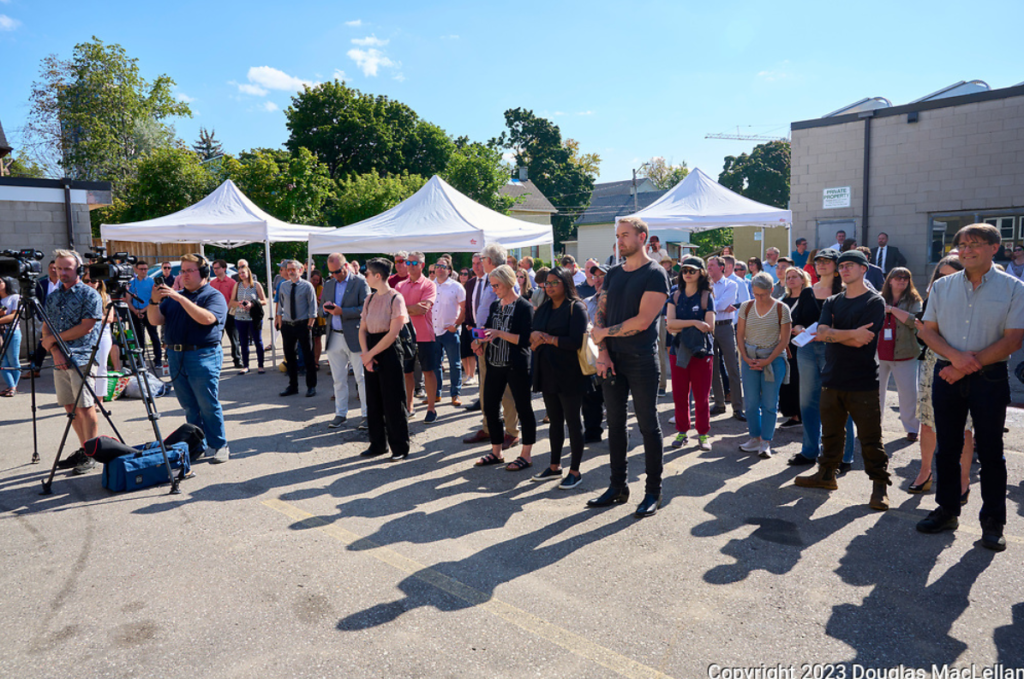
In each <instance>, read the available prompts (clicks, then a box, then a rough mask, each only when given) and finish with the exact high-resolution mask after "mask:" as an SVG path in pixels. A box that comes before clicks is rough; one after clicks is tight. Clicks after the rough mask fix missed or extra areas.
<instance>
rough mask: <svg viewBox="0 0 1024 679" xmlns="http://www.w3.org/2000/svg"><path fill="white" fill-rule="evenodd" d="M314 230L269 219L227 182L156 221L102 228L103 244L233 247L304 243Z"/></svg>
mask: <svg viewBox="0 0 1024 679" xmlns="http://www.w3.org/2000/svg"><path fill="white" fill-rule="evenodd" d="M321 228H322V227H318V226H300V225H294V224H288V223H287V222H282V221H281V220H280V219H277V218H276V217H271V216H270V215H268V214H267V213H266V212H264V211H263V210H261V209H260V208H259V207H257V206H256V204H255V203H253V202H252V201H251V200H249V198H248V196H246V195H245V194H244V193H242V192H241V191H240V190H239V188H238V187H237V186H235V183H234V182H233V181H231V180H230V179H228V180H227V181H225V182H224V183H223V184H221V185H220V186H218V187H217V189H216V190H215V191H213V193H211V194H210V195H208V196H207V197H206V198H203V199H202V200H201V201H199V202H198V203H196V204H195V205H190V206H189V207H187V208H185V209H184V210H179V211H178V212H174V213H172V214H169V215H165V216H163V217H157V218H156V219H147V220H145V221H141V222H129V223H127V224H103V225H101V226H100V236H101V237H102V238H103V240H124V241H131V242H134V243H212V244H215V245H221V246H223V247H229V248H233V247H237V246H239V245H245V244H247V243H262V242H271V243H276V242H279V241H305V240H307V239H308V237H309V232H310V231H313V230H319V229H321Z"/></svg>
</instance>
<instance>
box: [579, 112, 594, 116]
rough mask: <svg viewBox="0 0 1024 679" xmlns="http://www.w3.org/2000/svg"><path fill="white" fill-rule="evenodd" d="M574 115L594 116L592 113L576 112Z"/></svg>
mask: <svg viewBox="0 0 1024 679" xmlns="http://www.w3.org/2000/svg"><path fill="white" fill-rule="evenodd" d="M576 115H578V116H592V115H594V112H593V111H577V112H576Z"/></svg>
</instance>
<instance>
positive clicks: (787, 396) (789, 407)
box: [779, 267, 814, 429]
mask: <svg viewBox="0 0 1024 679" xmlns="http://www.w3.org/2000/svg"><path fill="white" fill-rule="evenodd" d="M809 287H811V276H810V274H808V273H807V272H806V271H804V270H803V269H798V268H796V267H790V268H789V269H787V270H786V275H785V278H784V279H783V289H784V290H785V291H786V294H785V295H783V296H782V299H781V300H780V301H781V302H782V303H783V304H785V305H786V306H788V307H789V311H790V313H791V314H792V313H793V311H794V308H795V307H796V302H797V300H798V299H800V295H801V293H803V291H804V290H806V289H807V288H809ZM805 320H806V319H805ZM811 322H812V323H813V322H814V321H811ZM793 323H794V324H796V319H795V318H794V320H793ZM794 337H795V335H794ZM798 349H799V347H797V345H795V344H793V343H792V342H790V345H789V348H788V350H787V355H788V356H789V384H783V385H782V388H781V389H780V390H779V412H780V413H782V416H783V417H786V418H788V419H787V420H786V421H785V422H783V423H782V427H781V428H782V429H788V428H790V427H799V426H800V422H801V420H800V366H799V364H798V362H797V360H796V355H797V350H798Z"/></svg>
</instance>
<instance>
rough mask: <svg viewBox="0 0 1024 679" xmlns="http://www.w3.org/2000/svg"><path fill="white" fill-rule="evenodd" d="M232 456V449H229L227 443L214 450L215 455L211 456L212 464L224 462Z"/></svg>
mask: <svg viewBox="0 0 1024 679" xmlns="http://www.w3.org/2000/svg"><path fill="white" fill-rule="evenodd" d="M230 457H231V451H230V450H228V447H227V444H225V445H224V447H223V448H218V449H217V450H215V451H214V452H213V457H212V458H210V462H211V463H212V464H223V463H225V462H227V461H228V459H229V458H230Z"/></svg>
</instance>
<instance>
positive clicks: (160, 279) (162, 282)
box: [153, 274, 167, 285]
mask: <svg viewBox="0 0 1024 679" xmlns="http://www.w3.org/2000/svg"><path fill="white" fill-rule="evenodd" d="M153 284H154V285H167V279H166V278H164V277H163V274H160V275H159V276H157V277H156V278H154V279H153Z"/></svg>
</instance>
